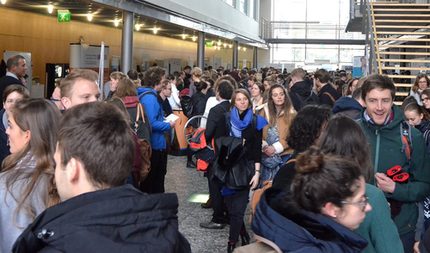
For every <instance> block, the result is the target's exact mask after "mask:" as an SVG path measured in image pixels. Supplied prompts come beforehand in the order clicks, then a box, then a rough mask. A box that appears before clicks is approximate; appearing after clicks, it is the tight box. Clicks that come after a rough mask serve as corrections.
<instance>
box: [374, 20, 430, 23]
mask: <svg viewBox="0 0 430 253" xmlns="http://www.w3.org/2000/svg"><path fill="white" fill-rule="evenodd" d="M375 22H376V23H430V21H429V20H415V19H404V20H403V19H402V20H395V19H394V20H393V19H375Z"/></svg>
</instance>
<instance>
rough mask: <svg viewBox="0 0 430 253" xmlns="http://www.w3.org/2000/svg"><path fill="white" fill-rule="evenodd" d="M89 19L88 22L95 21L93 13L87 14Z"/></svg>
mask: <svg viewBox="0 0 430 253" xmlns="http://www.w3.org/2000/svg"><path fill="white" fill-rule="evenodd" d="M87 19H88V21H90V22H91V21H93V14H92V13H88V14H87Z"/></svg>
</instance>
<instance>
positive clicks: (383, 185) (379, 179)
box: [375, 173, 396, 193]
mask: <svg viewBox="0 0 430 253" xmlns="http://www.w3.org/2000/svg"><path fill="white" fill-rule="evenodd" d="M375 179H376V186H378V188H379V189H381V190H382V191H383V192H386V193H393V192H394V189H395V188H396V183H395V182H394V181H393V180H392V179H391V178H389V177H388V176H387V175H385V174H384V173H376V174H375Z"/></svg>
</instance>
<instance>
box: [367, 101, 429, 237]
mask: <svg viewBox="0 0 430 253" xmlns="http://www.w3.org/2000/svg"><path fill="white" fill-rule="evenodd" d="M392 110H393V111H394V119H393V120H392V121H391V122H390V123H389V124H388V125H385V126H377V125H374V124H372V123H370V122H368V121H366V119H365V118H364V116H363V117H362V118H361V120H360V121H359V123H360V124H361V126H362V129H363V131H364V133H365V134H366V136H367V137H368V141H369V143H370V146H371V149H372V157H373V166H374V171H375V173H376V172H382V173H386V171H387V170H388V169H389V168H391V167H393V166H394V165H400V166H402V167H403V169H404V170H405V171H406V172H408V173H409V175H410V177H409V181H408V182H407V183H402V184H399V183H396V188H395V190H394V192H393V193H392V194H390V193H385V196H386V197H387V198H391V199H394V200H397V201H400V202H403V205H402V207H401V209H400V213H399V214H398V215H397V216H396V217H395V218H394V223H395V224H396V225H397V228H398V229H399V233H400V235H403V234H406V233H408V232H411V231H415V225H416V223H417V217H418V207H417V205H416V202H418V201H421V200H423V199H424V197H425V196H427V195H429V194H430V166H429V165H430V164H429V158H428V155H427V153H426V147H425V143H424V139H423V137H422V135H421V133H420V132H419V131H418V130H417V129H415V128H412V129H411V136H412V138H411V140H412V149H413V151H412V156H411V161H412V162H411V166H410V168H409V166H408V159H407V157H406V154H405V153H404V152H402V141H401V137H402V135H401V123H402V121H403V113H402V111H401V110H400V109H399V108H397V107H396V106H393V107H392Z"/></svg>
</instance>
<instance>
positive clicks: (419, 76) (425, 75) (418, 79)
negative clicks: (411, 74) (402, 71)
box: [412, 74, 430, 92]
mask: <svg viewBox="0 0 430 253" xmlns="http://www.w3.org/2000/svg"><path fill="white" fill-rule="evenodd" d="M423 77H424V78H425V79H426V82H427V88H430V87H429V86H430V79H429V78H428V76H427V74H418V75H417V77H416V78H415V82H414V84H413V85H412V90H413V91H414V92H417V91H418V89H419V85H418V83H419V82H420V79H421V78H423Z"/></svg>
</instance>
